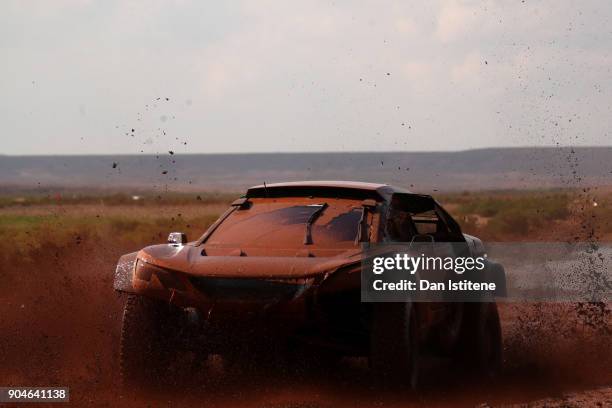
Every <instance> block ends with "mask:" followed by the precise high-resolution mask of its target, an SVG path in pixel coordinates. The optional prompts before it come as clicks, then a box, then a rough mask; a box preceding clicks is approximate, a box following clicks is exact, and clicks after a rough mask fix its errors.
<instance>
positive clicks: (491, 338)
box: [457, 302, 503, 379]
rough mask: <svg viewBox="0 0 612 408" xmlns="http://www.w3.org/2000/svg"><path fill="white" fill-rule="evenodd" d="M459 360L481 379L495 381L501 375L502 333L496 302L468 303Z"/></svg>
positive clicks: (460, 342) (459, 345)
mask: <svg viewBox="0 0 612 408" xmlns="http://www.w3.org/2000/svg"><path fill="white" fill-rule="evenodd" d="M457 357H458V360H459V361H460V362H461V364H462V365H463V366H464V367H470V370H469V371H472V372H474V374H476V375H478V376H479V377H483V378H485V379H493V378H495V377H497V376H498V375H499V374H500V373H501V371H502V366H503V345H502V332H501V324H500V320H499V313H498V311H497V305H496V304H495V303H490V302H483V303H471V304H466V306H465V313H464V322H463V324H462V332H461V336H460V339H459V344H458V350H457Z"/></svg>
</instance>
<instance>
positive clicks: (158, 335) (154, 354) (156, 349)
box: [119, 294, 178, 388]
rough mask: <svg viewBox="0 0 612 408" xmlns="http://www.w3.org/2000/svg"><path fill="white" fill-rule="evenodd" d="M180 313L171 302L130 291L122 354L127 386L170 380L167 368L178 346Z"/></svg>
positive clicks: (122, 379) (125, 316) (121, 363)
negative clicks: (171, 305) (173, 307)
mask: <svg viewBox="0 0 612 408" xmlns="http://www.w3.org/2000/svg"><path fill="white" fill-rule="evenodd" d="M177 314H178V313H177V311H176V310H173V309H172V308H171V307H170V306H169V305H168V304H165V303H162V302H160V301H157V300H154V299H149V298H146V297H143V296H138V295H133V294H130V295H128V297H127V299H126V302H125V307H124V310H123V321H122V328H121V342H120V355H119V358H120V375H121V384H122V385H123V386H124V388H128V387H137V388H142V387H147V386H159V385H161V384H162V383H164V382H166V381H167V380H168V375H169V373H168V370H167V369H168V366H169V362H170V360H171V358H172V356H173V355H174V353H175V352H176V346H177V344H176V343H177V339H176V335H175V334H176V333H177V324H178V323H177V321H178V318H177Z"/></svg>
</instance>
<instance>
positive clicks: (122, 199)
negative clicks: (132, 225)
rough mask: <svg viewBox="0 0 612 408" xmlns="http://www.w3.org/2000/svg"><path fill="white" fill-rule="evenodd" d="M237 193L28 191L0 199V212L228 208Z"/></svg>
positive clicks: (0, 197)
mask: <svg viewBox="0 0 612 408" xmlns="http://www.w3.org/2000/svg"><path fill="white" fill-rule="evenodd" d="M239 196H240V194H238V193H218V192H202V193H178V192H165V193H160V194H156V193H151V192H146V193H141V192H134V193H129V194H128V193H125V192H118V193H110V194H100V193H91V192H74V191H72V192H71V191H68V192H66V191H64V192H53V193H48V194H43V193H37V192H31V191H26V192H24V193H23V194H18V193H13V194H10V195H3V196H0V208H5V207H15V206H18V207H30V206H39V205H77V204H100V205H108V206H117V205H130V206H142V207H147V206H149V207H150V206H158V205H186V204H228V203H230V202H231V201H232V200H234V199H235V198H236V197H239Z"/></svg>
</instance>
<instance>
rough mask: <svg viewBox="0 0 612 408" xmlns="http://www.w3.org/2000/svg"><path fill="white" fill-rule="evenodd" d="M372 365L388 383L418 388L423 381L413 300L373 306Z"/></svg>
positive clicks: (381, 378)
mask: <svg viewBox="0 0 612 408" xmlns="http://www.w3.org/2000/svg"><path fill="white" fill-rule="evenodd" d="M370 366H371V368H372V371H373V372H374V374H375V375H376V378H377V379H379V380H380V381H381V382H382V383H383V384H385V385H393V386H402V387H407V388H409V389H412V390H414V389H416V388H417V386H418V380H419V334H418V319H417V316H416V312H415V309H414V306H413V305H412V304H410V303H376V304H374V305H373V310H372V322H371V331H370Z"/></svg>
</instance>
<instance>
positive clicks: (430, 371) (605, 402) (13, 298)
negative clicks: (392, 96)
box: [0, 188, 612, 407]
mask: <svg viewBox="0 0 612 408" xmlns="http://www.w3.org/2000/svg"><path fill="white" fill-rule="evenodd" d="M235 196H236V195H233V194H226V193H224V194H217V193H206V194H204V193H201V194H197V193H189V194H186V193H185V194H180V193H172V194H170V193H163V194H154V193H150V194H146V193H144V194H143V193H139V194H129V193H126V192H119V193H116V194H108V193H106V194H98V195H96V194H91V192H89V193H87V194H82V193H79V192H76V191H74V192H66V191H63V192H62V193H53V192H46V193H43V194H41V193H40V192H17V193H16V192H11V193H6V194H4V195H3V196H2V197H0V237H1V240H0V248H1V250H0V261H1V262H0V279H1V281H2V284H1V285H0V362H2V363H1V364H0V385H1V386H10V385H14V386H52V385H57V386H69V387H70V389H71V401H72V402H73V405H78V406H118V405H119V406H160V405H165V406H192V405H200V406H201V405H210V406H241V407H261V406H264V407H338V406H339V407H343V406H346V407H353V406H385V407H403V406H483V407H484V406H506V405H513V404H518V405H520V406H538V407H539V406H542V407H544V406H559V407H571V406H612V368H611V367H612V325H611V323H612V313H611V312H610V310H611V306H612V305H610V304H605V303H604V304H572V303H558V304H553V303H546V304H525V303H520V304H519V303H512V304H503V305H501V308H500V311H501V316H502V326H503V332H504V353H505V373H504V375H503V377H502V378H501V379H500V380H498V381H497V382H496V383H494V384H483V383H478V382H474V381H468V380H466V379H465V378H464V377H463V376H462V374H461V373H460V372H456V371H454V370H453V369H451V368H450V367H449V366H448V365H447V364H445V362H444V361H427V362H425V373H424V379H425V380H424V384H423V387H422V389H421V390H420V391H419V392H418V393H405V394H404V393H397V392H392V393H387V392H385V391H382V390H380V389H375V388H372V386H371V384H372V381H371V378H370V377H369V376H370V374H369V371H368V370H367V363H366V362H364V361H361V360H360V359H346V360H343V361H341V362H340V363H339V364H338V367H337V368H336V369H335V370H333V371H332V372H325V373H312V374H311V373H305V374H303V375H300V376H299V377H295V378H294V377H287V376H285V375H280V374H275V373H258V372H257V371H255V372H250V373H245V372H229V371H227V370H225V369H224V367H222V366H219V365H218V364H217V363H216V362H215V361H211V362H209V364H208V365H207V366H206V367H205V368H204V369H203V370H202V371H201V372H200V373H197V374H196V375H195V376H194V377H193V378H192V381H190V382H189V384H187V385H186V386H185V387H184V388H183V389H181V390H164V391H159V392H158V393H156V394H150V395H148V396H140V397H138V396H137V397H129V398H128V397H122V396H120V395H119V394H120V392H119V388H118V374H117V373H118V367H117V361H118V356H117V353H118V339H119V329H120V324H121V312H122V306H123V304H122V302H123V300H124V299H123V298H122V296H120V295H118V294H117V293H115V292H113V290H112V278H113V271H114V266H115V263H116V261H117V259H118V258H119V256H120V255H121V254H123V253H127V252H131V251H134V250H137V249H139V248H141V247H143V246H145V245H148V244H153V243H161V242H164V240H165V238H166V236H167V233H168V232H170V231H175V230H178V231H184V232H187V234H188V235H189V237H190V238H195V237H197V236H199V235H200V234H201V233H203V232H204V230H205V229H206V227H207V226H208V225H210V223H212V222H213V221H214V219H215V218H216V217H217V215H218V214H220V212H221V211H222V210H223V209H224V208H225V207H226V205H227V203H228V202H229V201H231V199H232V198H233V197H235ZM439 199H440V201H441V202H442V203H443V204H445V205H446V206H447V207H448V208H449V210H450V211H451V212H452V213H453V215H455V216H456V218H457V219H458V220H459V221H460V222H461V223H462V226H463V228H464V229H465V231H466V232H468V233H473V234H475V235H478V236H480V237H482V238H483V239H485V240H489V241H523V242H524V241H547V240H550V241H580V240H593V241H597V240H599V241H611V240H612V192H611V191H610V190H609V189H604V188H600V189H589V190H588V191H587V190H585V191H583V190H580V191H577V190H576V191H575V190H554V191H531V192H516V191H500V192H486V193H455V194H446V195H440V197H439ZM153 397H154V398H155V401H156V402H155V403H150V402H149V399H150V398H153Z"/></svg>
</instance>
